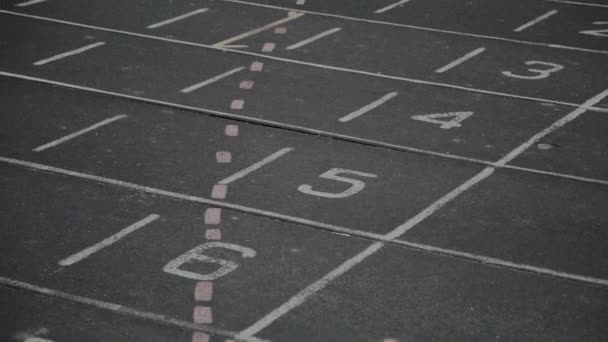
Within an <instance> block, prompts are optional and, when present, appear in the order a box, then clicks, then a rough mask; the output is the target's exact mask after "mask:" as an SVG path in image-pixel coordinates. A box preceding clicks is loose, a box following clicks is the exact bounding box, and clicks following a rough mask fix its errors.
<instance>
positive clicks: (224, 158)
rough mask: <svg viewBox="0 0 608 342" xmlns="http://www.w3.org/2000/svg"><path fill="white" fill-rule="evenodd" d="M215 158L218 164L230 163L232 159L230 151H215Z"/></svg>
mask: <svg viewBox="0 0 608 342" xmlns="http://www.w3.org/2000/svg"><path fill="white" fill-rule="evenodd" d="M215 160H216V161H217V162H218V163H220V164H225V163H230V162H231V161H232V153H230V152H229V151H217V152H216V153H215Z"/></svg>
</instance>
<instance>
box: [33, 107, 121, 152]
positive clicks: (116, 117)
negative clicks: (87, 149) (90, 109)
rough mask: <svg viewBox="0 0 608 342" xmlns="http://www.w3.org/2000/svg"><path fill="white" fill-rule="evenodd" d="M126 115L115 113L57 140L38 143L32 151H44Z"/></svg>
mask: <svg viewBox="0 0 608 342" xmlns="http://www.w3.org/2000/svg"><path fill="white" fill-rule="evenodd" d="M126 117H127V116H126V115H116V116H113V117H111V118H108V119H105V120H102V121H100V122H98V123H96V124H94V125H91V126H89V127H87V128H84V129H81V130H80V131H76V132H74V133H72V134H68V135H66V136H64V137H62V138H59V139H57V140H53V141H51V142H49V143H46V144H44V145H40V146H38V147H36V148H35V149H33V150H32V151H34V152H41V151H44V150H46V149H49V148H51V147H54V146H57V145H59V144H61V143H64V142H66V141H69V140H72V139H74V138H76V137H79V136H81V135H83V134H86V133H88V132H91V131H94V130H96V129H98V128H99V127H102V126H105V125H107V124H110V123H112V122H114V121H117V120H120V119H124V118H126Z"/></svg>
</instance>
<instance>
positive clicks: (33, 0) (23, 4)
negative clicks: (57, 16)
mask: <svg viewBox="0 0 608 342" xmlns="http://www.w3.org/2000/svg"><path fill="white" fill-rule="evenodd" d="M45 1H47V0H30V1H26V2H21V3H18V4H16V5H15V7H27V6H31V5H35V4H39V3H41V2H45Z"/></svg>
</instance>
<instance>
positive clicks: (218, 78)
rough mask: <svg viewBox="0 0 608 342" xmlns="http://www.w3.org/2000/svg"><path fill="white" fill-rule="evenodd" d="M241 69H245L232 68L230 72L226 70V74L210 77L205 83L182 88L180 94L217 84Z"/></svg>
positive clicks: (241, 68)
mask: <svg viewBox="0 0 608 342" xmlns="http://www.w3.org/2000/svg"><path fill="white" fill-rule="evenodd" d="M243 69H245V67H238V68H234V69H232V70H228V71H226V72H224V73H222V74H219V75H217V76H214V77H212V78H210V79H207V80H205V81H202V82H199V83H196V84H193V85H191V86H189V87H187V88H184V89H182V90H180V92H181V93H190V92H193V91H195V90H197V89H200V88H202V87H204V86H206V85H209V84H211V83H214V82H217V81H219V80H221V79H223V78H226V77H228V76H230V75H233V74H236V73H237V72H239V71H241V70H243Z"/></svg>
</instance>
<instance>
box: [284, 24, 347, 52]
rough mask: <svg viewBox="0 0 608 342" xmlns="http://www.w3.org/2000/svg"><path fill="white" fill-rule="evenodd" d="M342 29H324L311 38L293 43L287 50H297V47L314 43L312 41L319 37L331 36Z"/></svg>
mask: <svg viewBox="0 0 608 342" xmlns="http://www.w3.org/2000/svg"><path fill="white" fill-rule="evenodd" d="M341 29H342V28H340V27H334V28H332V29H329V30H327V31H323V32H321V33H319V34H317V35H314V36H312V37H310V38H306V39H304V40H302V41H300V42H297V43H295V44H293V45H290V46H288V47H287V48H286V49H287V50H295V49H297V48H301V47H302V46H305V45H308V44H310V43H312V42H314V41H316V40H319V39H321V38H323V37H326V36H329V35H330V34H334V33H336V32H338V31H340V30H341Z"/></svg>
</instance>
